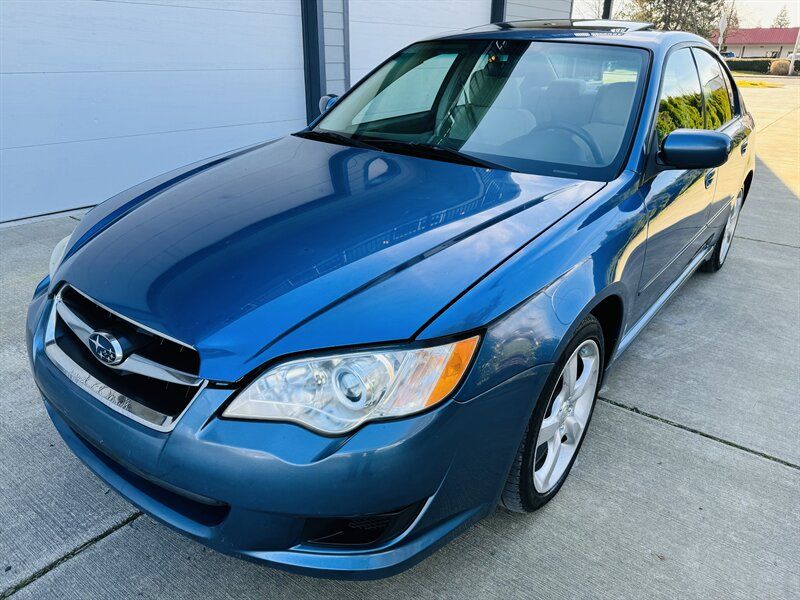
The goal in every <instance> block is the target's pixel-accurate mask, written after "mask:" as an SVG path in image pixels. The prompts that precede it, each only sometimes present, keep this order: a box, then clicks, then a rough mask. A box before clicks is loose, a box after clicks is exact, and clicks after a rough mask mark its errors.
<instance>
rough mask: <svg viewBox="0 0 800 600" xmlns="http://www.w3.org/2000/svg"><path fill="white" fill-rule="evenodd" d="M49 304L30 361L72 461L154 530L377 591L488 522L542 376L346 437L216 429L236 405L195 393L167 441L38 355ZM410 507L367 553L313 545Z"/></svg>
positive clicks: (278, 427)
mask: <svg viewBox="0 0 800 600" xmlns="http://www.w3.org/2000/svg"><path fill="white" fill-rule="evenodd" d="M48 305H49V300H48V299H47V298H46V296H45V295H40V296H37V297H36V298H35V299H34V301H33V302H32V303H31V306H30V309H29V314H28V348H29V350H30V355H31V363H32V368H33V373H34V377H35V380H36V382H37V385H38V386H39V389H40V390H41V392H42V395H43V396H44V402H45V406H46V407H47V410H48V412H49V414H50V416H51V418H52V420H53V423H54V424H55V426H56V428H57V429H58V431H59V433H60V434H61V435H62V437H63V438H64V440H65V442H66V443H67V444H68V446H69V447H70V448H71V450H72V451H73V452H74V453H75V454H76V455H77V456H78V457H79V458H80V459H81V460H82V461H83V462H84V463H85V464H86V465H87V466H88V467H89V468H90V469H91V470H92V471H94V473H96V474H97V475H98V476H99V477H100V478H101V479H103V480H104V481H105V482H106V483H107V484H108V485H109V486H110V487H111V488H113V489H115V490H116V491H117V492H119V493H120V494H121V495H122V496H124V497H125V498H127V499H128V500H129V501H130V502H132V503H133V504H135V505H136V506H138V507H139V508H141V509H142V510H143V511H145V512H146V513H148V514H150V515H151V516H153V517H154V518H156V519H158V520H160V521H162V522H164V523H166V524H167V525H169V526H171V527H173V528H175V529H177V530H179V531H181V532H183V533H185V534H187V535H189V536H191V537H193V538H195V539H197V540H199V541H201V542H203V543H205V544H207V545H208V546H211V547H213V548H215V549H217V550H220V551H222V552H225V553H228V554H234V555H237V556H240V557H243V558H247V559H251V560H257V561H263V562H267V563H270V564H272V565H275V566H279V567H282V568H286V569H289V570H293V571H298V572H303V573H306V574H311V575H319V576H328V577H341V578H375V577H383V576H387V575H391V574H393V573H396V572H398V571H400V570H403V569H405V568H407V567H409V566H411V565H413V564H414V563H416V562H417V561H419V560H421V559H422V558H423V557H424V556H426V555H427V554H428V553H430V552H432V551H433V550H434V549H435V548H437V547H438V546H440V545H442V544H443V543H445V542H446V541H447V540H448V539H450V538H451V537H453V536H455V535H456V534H457V533H458V532H460V531H461V530H463V529H464V528H465V527H467V526H468V525H470V524H471V523H473V522H475V521H476V520H478V519H480V518H482V517H483V516H485V515H486V514H488V513H489V512H491V511H492V510H493V509H494V507H495V505H496V503H497V499H498V496H499V493H500V491H501V489H502V486H503V484H504V482H505V479H506V476H507V474H508V470H509V468H510V465H511V462H512V460H513V458H514V455H515V453H516V450H517V446H518V444H519V440H520V439H521V436H522V433H523V430H524V428H525V425H526V423H527V421H528V418H529V415H530V411H531V410H532V407H533V400H534V399H535V398H536V397H537V396H538V393H539V390H540V387H541V385H542V384H543V382H544V380H545V378H546V377H547V374H548V372H549V365H542V366H539V367H535V368H533V369H529V370H527V371H525V372H524V373H522V374H520V375H518V376H516V377H514V378H512V379H509V380H507V381H506V382H504V383H503V384H501V385H498V386H496V387H494V388H492V389H491V390H489V391H487V392H485V393H483V394H482V395H480V396H477V397H475V398H472V399H469V400H468V401H464V400H463V399H458V398H456V399H455V400H453V401H450V402H448V403H446V404H445V405H443V406H442V407H440V408H438V409H436V410H433V411H431V412H427V413H424V414H420V415H416V416H413V417H410V418H405V419H400V420H395V421H387V422H382V423H372V424H368V425H366V426H364V427H362V428H361V429H359V430H357V431H356V432H354V433H352V434H349V435H347V436H342V437H325V436H321V435H318V434H315V433H313V432H311V431H308V430H306V429H304V428H302V427H299V426H297V425H293V424H289V423H275V422H247V421H233V420H223V419H219V418H215V417H214V415H216V414H218V409H219V408H220V407H221V406H222V405H223V404H224V403H225V402H226V401H227V400H228V398H229V397H230V395H231V394H232V393H233V392H232V391H231V390H229V389H215V388H214V387H213V386H209V387H208V388H206V389H204V390H203V391H202V392H200V394H199V395H198V396H197V397H196V398H195V399H194V401H193V402H192V403H191V404H190V406H189V407H188V409H187V410H186V412H185V413H184V414H183V416H182V417H181V418H180V420H179V421H178V423H177V424H176V426H175V428H174V429H173V430H172V431H171V432H168V433H167V432H158V431H154V430H152V429H149V428H147V427H145V426H143V425H140V424H139V423H136V422H134V421H132V420H131V419H129V418H127V417H125V416H123V415H121V414H119V413H117V412H115V411H113V410H111V409H109V408H108V407H107V406H105V405H103V404H101V403H100V402H99V401H97V400H96V399H95V398H93V397H92V396H90V395H89V394H88V393H87V392H85V391H84V390H83V389H81V388H80V387H78V386H77V385H75V384H74V383H73V382H72V381H70V380H69V379H68V378H67V377H66V376H65V375H64V374H63V373H62V372H61V371H60V370H59V369H58V368H57V367H56V366H55V365H54V364H53V363H52V362H51V361H50V360H49V359H48V357H47V355H46V354H45V352H44V347H43V331H42V329H43V315H44V314H46V313H47V312H48V311H49V308H48ZM409 506H416V507H418V508H417V509H415V515H414V518H413V520H412V521H410V525H408V526H407V527H406V528H405V530H403V531H402V532H400V533H398V534H397V535H395V536H394V537H392V538H391V539H388V540H385V541H381V542H380V543H377V544H373V545H370V546H365V547H358V546H324V545H319V544H314V543H309V541H308V540H307V539H305V537H304V527H305V525H306V523H307V522H308V520H309V519H325V518H330V519H338V518H342V517H359V516H364V515H374V514H379V513H387V512H391V511H395V510H398V509H400V508H403V507H409Z"/></svg>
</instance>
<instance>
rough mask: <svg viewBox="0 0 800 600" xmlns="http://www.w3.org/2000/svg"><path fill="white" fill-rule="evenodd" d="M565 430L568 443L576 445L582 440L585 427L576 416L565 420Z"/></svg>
mask: <svg viewBox="0 0 800 600" xmlns="http://www.w3.org/2000/svg"><path fill="white" fill-rule="evenodd" d="M564 429H565V431H566V433H567V442H568V443H570V444H576V443H577V442H578V440H579V439H581V433H583V425H582V424H581V422H580V421H579V420H578V419H577V418H575V417H574V416H569V417H567V418H566V419H565V420H564Z"/></svg>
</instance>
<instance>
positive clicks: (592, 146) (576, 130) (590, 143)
mask: <svg viewBox="0 0 800 600" xmlns="http://www.w3.org/2000/svg"><path fill="white" fill-rule="evenodd" d="M536 129H539V130H541V131H544V130H547V129H563V130H564V131H569V132H570V133H571V134H573V135H575V136H576V137H578V138H580V140H581V141H582V142H583V143H584V144H586V146H587V147H588V148H589V152H591V153H592V158H593V159H594V162H595V163H596V164H598V165H602V164H604V162H605V160H604V159H603V153H602V152H601V151H600V146H598V145H597V142H595V141H594V138H593V137H592V136H591V135H589V132H587V131H586V130H585V129H583V128H581V127H578V126H577V125H572V124H571V123H563V122H561V121H557V122H552V123H544V124H543V125H541V126H537V127H536V128H535V129H534V131H536Z"/></svg>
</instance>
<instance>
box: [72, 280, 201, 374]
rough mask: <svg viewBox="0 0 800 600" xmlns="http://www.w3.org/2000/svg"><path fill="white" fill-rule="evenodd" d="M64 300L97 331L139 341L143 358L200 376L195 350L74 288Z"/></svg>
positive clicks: (137, 351) (140, 353)
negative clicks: (131, 319) (141, 324)
mask: <svg viewBox="0 0 800 600" xmlns="http://www.w3.org/2000/svg"><path fill="white" fill-rule="evenodd" d="M61 300H62V302H64V304H65V305H66V306H68V307H69V308H70V309H71V310H72V311H73V312H74V313H75V314H77V315H78V316H79V317H80V318H81V319H82V320H83V321H84V322H86V323H87V324H88V325H89V326H90V327H91V328H92V329H93V330H96V331H97V330H104V331H110V332H112V333H114V334H115V335H116V336H117V337H123V336H125V337H129V338H131V339H133V340H135V341H136V343H137V345H138V347H137V348H136V353H137V354H139V355H140V356H144V357H146V358H148V359H150V360H152V361H154V362H157V363H159V364H162V365H164V366H167V367H171V368H173V369H176V370H178V371H183V372H185V373H190V374H192V375H197V373H198V370H199V369H200V355H199V354H198V353H197V351H196V350H194V349H193V348H190V347H189V346H186V345H184V344H180V343H178V342H175V341H173V340H170V339H168V338H166V337H164V336H161V335H157V334H155V333H153V332H152V331H151V330H149V329H145V328H143V327H141V326H139V325H137V324H135V323H134V322H133V321H130V320H128V319H123V318H122V317H120V316H118V315H116V314H115V313H113V312H111V311H109V310H108V309H107V308H105V307H104V306H101V305H99V304H97V303H95V302H93V301H92V300H90V299H89V298H88V297H87V296H84V295H83V294H81V293H80V292H78V291H76V290H75V289H74V288H72V287H69V286H66V287H65V288H64V289H63V290H62V291H61Z"/></svg>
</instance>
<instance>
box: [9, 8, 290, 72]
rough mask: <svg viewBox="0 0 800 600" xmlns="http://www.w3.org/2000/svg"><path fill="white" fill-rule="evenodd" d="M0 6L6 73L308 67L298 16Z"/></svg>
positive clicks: (232, 12) (168, 9)
mask: <svg viewBox="0 0 800 600" xmlns="http://www.w3.org/2000/svg"><path fill="white" fill-rule="evenodd" d="M32 5H33V6H34V7H36V5H38V6H39V7H40V8H39V9H38V10H34V9H32V8H31V6H32ZM0 7H1V8H0V10H2V13H0V16H1V17H2V20H3V21H4V25H3V36H2V41H0V44H2V45H0V60H1V61H2V63H0V71H2V72H3V73H13V72H43V71H44V72H53V71H56V72H70V71H125V70H140V71H141V70H184V69H212V68H213V69H221V68H226V69H231V68H236V69H258V68H264V67H270V66H273V67H274V66H280V67H282V68H287V67H288V68H302V66H303V56H302V52H298V49H299V48H300V45H299V41H300V40H301V37H302V25H301V22H300V18H299V17H298V16H296V15H288V14H286V15H284V14H270V13H259V12H239V11H230V10H208V9H195V8H192V9H190V8H181V7H177V6H162V5H156V4H138V3H137V4H129V3H124V2H122V3H121V2H62V1H51V2H46V3H25V2H5V1H4V2H2V3H0ZM287 41H288V43H287Z"/></svg>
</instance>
